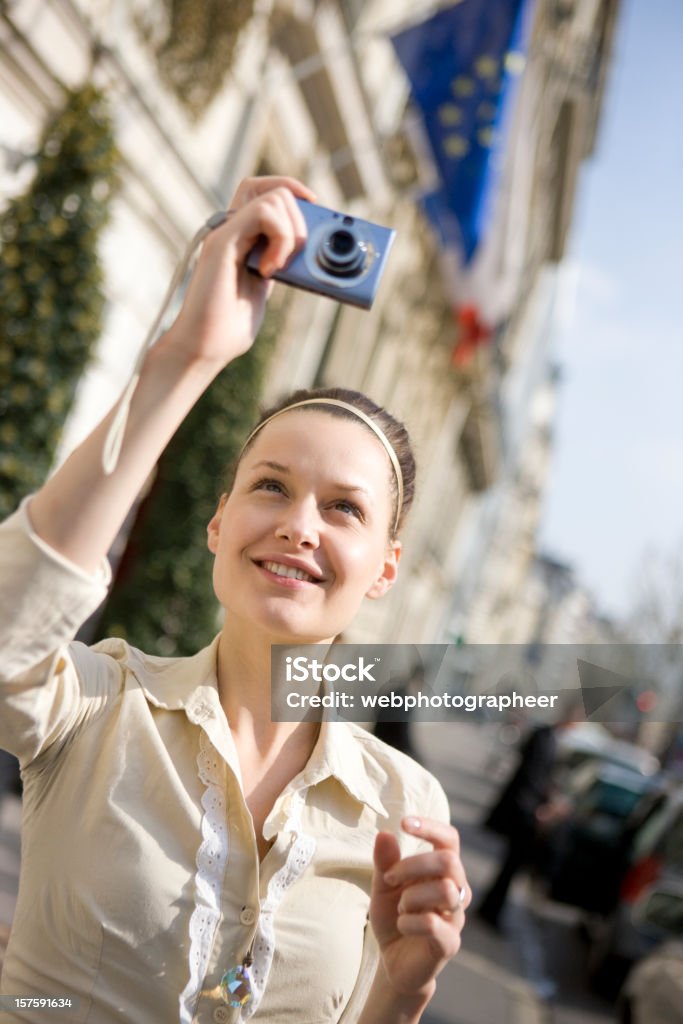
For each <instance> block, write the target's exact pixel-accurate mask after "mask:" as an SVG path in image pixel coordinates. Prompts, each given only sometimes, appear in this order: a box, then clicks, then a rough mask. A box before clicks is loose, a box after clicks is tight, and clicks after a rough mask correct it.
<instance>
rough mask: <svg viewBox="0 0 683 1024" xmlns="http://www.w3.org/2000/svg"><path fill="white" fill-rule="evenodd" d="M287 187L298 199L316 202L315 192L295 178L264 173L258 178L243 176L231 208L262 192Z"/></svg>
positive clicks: (244, 204) (237, 208) (239, 206)
mask: <svg viewBox="0 0 683 1024" xmlns="http://www.w3.org/2000/svg"><path fill="white" fill-rule="evenodd" d="M278 188H284V189H287V191H288V192H290V193H291V194H292V195H295V196H299V198H300V199H307V200H308V201H309V202H310V203H314V202H316V195H315V192H312V191H311V189H310V188H308V186H307V185H304V183H303V182H302V181H299V180H298V179H297V178H289V177H287V176H286V175H278V174H265V175H263V176H262V177H260V178H245V179H244V181H241V182H240V183H239V185H238V186H237V189H236V191H235V194H234V196H233V197H232V202H231V203H230V209H231V210H239V209H240V208H241V207H242V206H246V204H247V203H250V202H251V200H252V199H255V198H256V197H257V196H260V195H263V193H264V192H273V191H274V190H275V189H278Z"/></svg>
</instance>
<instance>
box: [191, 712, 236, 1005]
mask: <svg viewBox="0 0 683 1024" xmlns="http://www.w3.org/2000/svg"><path fill="white" fill-rule="evenodd" d="M220 762H221V759H220V757H219V755H218V754H217V753H216V751H215V749H214V747H213V745H212V743H211V741H210V739H209V737H208V736H207V735H206V733H205V732H204V730H203V729H202V730H201V731H200V737H199V753H198V754H197V767H198V769H199V778H200V779H201V780H202V782H203V783H204V785H205V786H206V790H205V791H204V793H203V795H202V807H203V808H204V814H203V816H202V836H203V839H202V842H201V844H200V846H199V849H198V850H197V857H196V863H197V872H196V874H195V908H194V910H193V912H192V917H191V918H190V980H189V981H188V983H187V985H186V986H185V989H184V991H183V992H182V993H181V996H180V1024H192V1020H193V1018H194V1014H195V1010H196V1005H197V1000H198V998H199V995H200V992H201V987H202V981H203V979H204V977H205V976H206V972H207V969H208V963H209V956H210V951H211V945H212V943H213V939H214V936H215V934H216V928H217V926H218V922H219V920H220V916H221V888H222V885H223V876H224V874H225V866H226V863H227V859H228V827H227V813H226V806H225V785H224V780H223V773H222V770H221V764H220Z"/></svg>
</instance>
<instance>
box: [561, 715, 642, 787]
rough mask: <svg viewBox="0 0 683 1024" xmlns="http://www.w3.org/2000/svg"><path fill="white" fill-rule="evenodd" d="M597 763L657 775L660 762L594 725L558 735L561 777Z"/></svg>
mask: <svg viewBox="0 0 683 1024" xmlns="http://www.w3.org/2000/svg"><path fill="white" fill-rule="evenodd" d="M592 761H597V762H600V763H602V764H614V765H617V766H618V767H623V768H632V769H633V770H634V771H637V772H639V773H640V774H641V775H656V774H657V772H658V771H659V769H660V762H659V759H658V758H657V757H655V755H654V754H651V753H650V752H649V751H648V750H644V749H643V747H639V746H638V745H637V744H635V743H628V742H627V741H626V740H618V739H616V738H615V737H614V736H612V735H611V733H609V732H608V731H607V729H605V728H604V727H603V726H602V725H600V724H599V723H597V722H578V723H576V724H575V725H573V726H572V727H571V728H570V729H565V730H563V731H562V732H561V733H560V734H559V736H558V768H559V770H560V773H561V774H562V775H563V776H564V775H566V774H567V773H569V772H572V771H573V770H574V769H576V768H578V767H579V766H580V765H583V764H586V763H589V762H592Z"/></svg>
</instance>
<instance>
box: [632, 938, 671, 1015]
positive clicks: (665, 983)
mask: <svg viewBox="0 0 683 1024" xmlns="http://www.w3.org/2000/svg"><path fill="white" fill-rule="evenodd" d="M617 1015H618V1018H619V1020H620V1022H621V1024H683V942H667V943H665V944H664V945H663V946H660V947H659V948H658V949H657V950H655V952H654V953H651V954H650V955H649V956H647V957H645V959H643V960H641V961H640V962H639V963H637V964H636V965H635V967H634V968H633V969H632V971H631V972H630V974H629V975H628V978H627V979H626V982H625V984H624V986H623V988H622V989H621V992H620V993H619V997H618V999H617Z"/></svg>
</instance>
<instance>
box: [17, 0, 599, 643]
mask: <svg viewBox="0 0 683 1024" xmlns="http://www.w3.org/2000/svg"><path fill="white" fill-rule="evenodd" d="M462 2H466V0H462ZM438 6H439V5H437V4H433V3H427V2H424V3H419V4H417V5H416V4H414V3H413V4H409V3H407V0H399V2H391V3H389V2H388V0H371V2H367V3H362V4H361V3H359V2H357V0H347V2H341V0H340V2H336V0H320V2H315V0H255V2H240V3H234V4H227V5H226V4H224V3H220V2H219V0H214V2H213V3H209V2H207V3H206V4H199V5H198V4H193V3H190V2H189V0H186V2H185V3H175V4H171V3H170V2H168V0H155V2H154V3H152V4H149V3H142V2H140V0H95V2H92V0H90V2H87V0H14V2H13V3H8V4H5V5H3V8H2V12H0V39H1V40H2V58H1V60H0V125H2V128H0V189H1V191H2V195H3V196H4V197H6V198H9V197H11V196H12V195H13V194H16V193H17V192H20V191H21V190H22V189H23V188H25V187H26V185H27V183H28V181H30V178H31V173H32V162H31V154H32V153H33V152H34V151H35V147H36V143H37V140H38V138H39V136H40V132H41V129H42V126H43V125H44V123H45V120H46V118H47V117H48V115H49V113H50V112H51V111H52V110H54V109H55V108H56V107H57V106H58V105H59V103H60V102H61V98H62V96H63V93H64V89H65V88H68V87H77V86H78V85H80V84H82V83H83V82H84V81H86V80H92V81H94V82H95V84H97V85H99V86H101V87H102V88H103V89H105V90H106V92H107V94H108V96H109V97H110V99H111V104H112V108H113V113H114V120H115V126H116V140H117V144H118V147H119V149H120V151H121V154H122V166H123V173H122V189H121V192H120V194H119V197H118V198H117V200H116V208H115V211H114V213H115V215H114V218H113V220H112V224H111V227H110V228H109V229H108V232H107V235H106V238H105V241H104V245H103V251H102V256H103V260H104V264H105V271H106V285H105V287H106V298H107V319H106V328H105V331H104V334H103V337H102V340H101V343H100V346H99V349H98V352H97V357H96V359H95V360H94V361H93V363H92V365H91V366H90V368H89V369H88V371H87V373H86V374H85V376H84V378H83V380H82V382H81V386H80V388H79V392H78V396H77V401H76V404H75V407H74V409H73V412H72V415H71V417H70V420H69V423H68V424H67V429H66V433H65V436H64V440H63V444H62V451H61V456H60V457H63V456H64V455H65V454H66V453H67V452H68V450H69V449H70V448H71V447H73V445H74V444H75V443H76V442H77V441H78V440H79V439H80V437H82V436H83V435H84V434H85V432H86V431H87V430H89V429H90V427H91V426H92V425H93V424H94V422H95V421H96V420H97V419H98V418H99V416H100V415H101V412H102V410H103V409H105V408H107V407H109V406H110V405H111V404H112V403H113V401H114V400H115V398H116V397H117V396H118V394H119V393H120V391H121V389H122V387H123V385H124V383H125V381H126V379H127V377H128V374H129V373H130V370H131V367H132V365H133V362H134V360H135V356H136V353H137V350H138V348H139V346H140V344H141V342H142V339H143V337H144V335H145V333H146V331H147V329H148V327H149V324H150V323H151V322H152V320H153V318H154V316H155V314H156V311H157V308H158V306H159V304H160V302H161V299H162V296H163V294H164V292H165V289H166V286H167V283H168V281H169V279H170V277H171V275H172V272H173V269H174V266H175V264H176V263H177V261H178V259H179V257H180V254H181V253H182V251H183V248H184V246H185V244H186V243H187V241H188V240H189V239H190V238H191V237H192V235H193V234H194V232H195V231H196V229H197V227H198V226H199V225H200V224H202V223H203V221H204V220H205V219H206V218H207V217H208V216H209V215H210V214H211V213H212V212H214V211H215V210H216V209H220V208H225V207H226V206H227V205H228V204H229V200H230V195H231V193H232V191H233V189H234V187H235V185H236V184H237V182H238V181H239V180H240V179H241V178H242V177H244V176H247V175H250V174H255V173H264V172H265V173H287V174H292V175H295V176H298V177H300V178H301V179H302V180H304V181H306V182H307V183H308V184H309V185H310V186H311V187H312V188H313V189H314V190H315V191H316V193H317V195H318V196H319V198H320V200H321V202H323V203H324V205H327V206H330V207H334V208H337V209H344V210H345V211H348V212H349V213H352V214H355V215H358V216H361V217H364V218H367V219H371V220H375V221H377V222H379V223H383V224H387V225H391V226H392V227H394V228H396V230H397V242H396V245H395V247H394V249H393V251H392V256H391V260H390V262H389V265H388V269H387V272H386V275H385V279H384V280H383V282H382V285H381V289H380V293H379V296H378V299H377V301H376V303H375V305H374V308H373V309H372V311H371V312H369V313H365V312H361V311H358V310H356V309H352V308H351V307H348V306H343V307H340V306H338V305H337V304H335V303H332V302H330V301H329V300H327V299H324V298H318V297H315V296H311V295H309V294H302V293H295V292H294V291H293V290H291V289H283V288H279V287H278V289H276V293H277V294H276V296H275V303H276V305H277V306H278V308H279V312H280V323H281V329H280V332H279V337H278V341H277V345H276V348H275V351H274V354H273V357H272V360H271V363H270V367H269V372H268V376H267V382H266V387H265V394H264V396H263V397H264V402H266V403H267V402H269V401H271V400H272V399H275V398H277V397H279V396H280V395H281V394H282V393H284V392H286V391H288V390H290V389H291V388H294V387H308V386H312V385H339V384H341V385H343V386H346V387H351V388H358V389H361V390H365V391H367V392H368V393H369V394H370V395H371V396H372V397H373V398H374V399H375V400H376V401H378V402H380V403H382V404H386V405H387V406H388V407H389V408H390V409H391V411H392V412H394V413H395V414H396V415H398V416H399V417H401V418H402V419H404V420H405V421H406V423H407V425H408V427H409V430H410V432H411V435H412V437H413V439H414V442H415V447H416V451H417V455H418V461H419V466H420V474H419V478H418V488H419V489H418V498H417V501H416V504H415V507H414V509H413V512H412V514H411V517H410V519H409V522H408V525H407V527H406V531H405V536H404V549H405V550H404V556H403V559H402V567H401V568H402V576H403V583H402V586H400V587H398V588H396V589H395V590H394V591H393V592H392V593H391V594H390V595H388V597H387V598H386V599H385V600H383V601H382V602H375V603H372V602H368V603H367V605H366V607H365V608H364V609H363V611H362V613H361V615H360V617H359V619H358V621H357V624H356V626H355V627H354V633H353V635H352V636H349V638H348V639H352V640H355V641H365V640H370V639H372V640H382V641H383V642H390V641H401V640H403V641H405V640H407V639H410V640H411V641H412V642H429V641H434V640H441V639H443V637H444V636H447V635H451V634H453V633H456V632H457V633H464V634H465V635H468V634H469V633H472V636H473V637H475V636H476V637H477V638H480V639H488V638H489V637H490V635H491V634H490V630H491V629H493V628H494V624H495V623H497V622H498V621H499V618H500V614H499V606H500V602H501V601H508V602H509V603H510V608H511V609H512V611H513V612H514V595H515V593H516V589H517V586H518V583H517V581H519V580H522V579H523V577H524V574H525V573H526V571H527V569H528V566H529V564H530V560H531V558H532V556H533V550H534V531H535V526H536V523H537V520H538V509H539V507H540V498H541V495H542V491H543V484H544V480H545V474H546V472H547V465H548V463H549V458H550V437H551V420H552V403H553V397H552V395H553V388H554V382H553V380H552V371H551V367H550V354H549V342H550V338H551V335H552V323H553V316H554V302H555V299H556V295H557V282H558V280H559V276H560V275H559V270H558V268H559V267H560V265H561V263H562V260H563V256H564V251H565V244H566V237H567V231H568V228H569V224H570V223H571V213H572V208H573V202H574V195H575V187H576V181H577V176H578V171H579V168H580V166H581V162H582V160H583V159H584V158H585V157H586V156H587V155H589V153H590V151H591V147H592V145H593V140H594V135H595V129H596V124H597V122H598V118H599V112H600V105H601V99H602V88H603V83H604V78H605V74H606V70H607V67H608V64H609V53H610V43H611V39H612V34H613V29H614V22H615V18H616V13H617V8H618V3H617V0H574V2H571V0H564V2H560V0H554V2H539V3H538V4H537V5H536V14H535V21H534V28H533V35H532V41H531V47H530V53H529V60H528V65H527V70H526V72H525V75H524V80H523V85H522V89H521V94H520V101H519V107H518V111H517V114H516V117H515V123H514V127H513V133H512V135H511V138H510V141H509V144H508V148H507V151H506V154H505V170H504V174H503V178H502V185H501V194H500V197H499V198H500V202H499V208H498V215H497V218H496V226H495V232H494V237H493V238H492V240H491V244H490V246H489V247H488V250H487V251H488V254H489V255H488V257H487V260H485V261H483V263H482V265H481V266H480V267H479V269H478V271H477V274H478V277H477V281H476V282H475V284H476V289H478V295H479V298H480V305H481V308H482V311H483V312H484V314H486V315H488V316H489V318H490V319H491V321H492V322H493V323H494V324H495V326H496V330H495V332H494V336H493V339H492V340H491V341H490V342H488V343H485V344H482V345H481V346H479V348H478V349H477V351H476V353H475V355H474V358H473V360H472V362H471V364H470V365H468V366H467V367H464V368H463V367H460V368H458V367H455V366H454V365H453V359H452V352H453V347H454V345H455V344H456V343H457V341H458V328H457V325H456V321H455V319H454V317H453V313H452V295H453V292H454V291H456V292H457V282H453V281H449V280H447V273H448V270H447V269H446V272H445V271H444V263H443V260H442V258H441V256H440V253H439V251H438V248H437V245H436V242H435V239H434V236H433V234H432V232H431V230H430V229H429V227H428V226H427V224H426V222H425V221H424V219H423V217H422V215H421V213H420V211H419V207H418V205H417V203H416V196H417V194H418V192H419V191H420V189H421V187H422V186H423V185H424V183H425V180H426V178H427V177H428V175H429V173H430V168H429V167H427V166H425V165H424V163H423V162H422V161H421V158H420V154H419V153H417V155H416V152H415V148H414V147H413V146H411V141H410V138H411V133H410V123H411V119H414V113H413V112H411V110H410V107H409V95H408V83H407V80H406V79H405V76H404V75H403V73H402V71H401V68H400V66H399V64H398V62H397V60H396V57H395V55H394V53H393V50H392V47H391V43H390V40H389V34H390V32H393V31H395V30H396V29H397V28H399V27H401V26H402V25H404V24H407V23H409V22H414V21H419V20H421V19H422V18H425V17H427V16H428V15H429V14H431V13H432V12H433V11H434V10H435V9H436V8H437V7H438ZM219 44H220V45H219ZM226 55H227V57H226ZM228 57H229V59H227V58H228ZM221 62H222V64H221ZM226 67H227V72H226ZM513 617H514V616H513ZM506 628H507V627H506ZM495 629H498V627H497V626H495ZM501 631H502V635H503V636H504V635H507V634H506V633H505V630H503V628H502V627H501V628H500V629H498V634H500V633H501ZM498 634H496V635H498Z"/></svg>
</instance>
